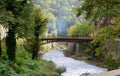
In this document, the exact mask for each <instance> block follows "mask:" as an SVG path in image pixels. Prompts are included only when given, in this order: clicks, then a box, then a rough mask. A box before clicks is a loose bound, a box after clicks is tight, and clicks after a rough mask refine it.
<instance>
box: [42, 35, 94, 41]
mask: <svg viewBox="0 0 120 76" xmlns="http://www.w3.org/2000/svg"><path fill="white" fill-rule="evenodd" d="M41 40H42V41H46V40H88V41H89V40H92V37H68V36H67V37H44V38H41Z"/></svg>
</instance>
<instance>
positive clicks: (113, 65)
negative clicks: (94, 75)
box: [105, 57, 120, 70]
mask: <svg viewBox="0 0 120 76" xmlns="http://www.w3.org/2000/svg"><path fill="white" fill-rule="evenodd" d="M105 67H107V68H108V70H114V69H119V68H120V57H118V58H116V59H113V58H111V57H109V58H107V63H106V66H105Z"/></svg>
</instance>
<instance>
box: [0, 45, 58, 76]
mask: <svg viewBox="0 0 120 76" xmlns="http://www.w3.org/2000/svg"><path fill="white" fill-rule="evenodd" d="M17 48H18V50H17V57H16V61H15V62H11V61H8V60H4V59H0V76H60V74H59V73H57V72H56V69H55V65H54V64H53V63H52V62H48V61H45V60H42V59H37V60H32V59H31V54H29V53H28V52H27V51H26V50H24V49H23V48H22V47H21V46H18V47H17Z"/></svg>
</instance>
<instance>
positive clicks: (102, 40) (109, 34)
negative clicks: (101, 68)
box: [92, 25, 119, 57]
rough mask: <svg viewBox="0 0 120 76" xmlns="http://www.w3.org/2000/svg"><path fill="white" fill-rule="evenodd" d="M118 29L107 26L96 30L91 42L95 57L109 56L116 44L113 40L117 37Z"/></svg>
mask: <svg viewBox="0 0 120 76" xmlns="http://www.w3.org/2000/svg"><path fill="white" fill-rule="evenodd" d="M118 28H119V27H115V26H111V25H109V26H106V27H104V28H101V29H99V30H98V32H97V33H96V36H95V37H94V38H93V41H92V44H93V46H94V47H95V48H96V49H95V52H96V53H95V54H96V56H101V55H103V56H104V57H107V56H111V54H112V53H113V52H114V51H115V49H116V47H117V44H116V43H115V41H114V39H115V38H117V37H118V34H119V30H118Z"/></svg>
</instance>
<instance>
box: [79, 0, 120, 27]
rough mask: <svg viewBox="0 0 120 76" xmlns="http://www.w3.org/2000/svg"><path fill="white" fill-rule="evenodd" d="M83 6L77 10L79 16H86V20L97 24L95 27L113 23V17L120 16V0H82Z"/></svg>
mask: <svg viewBox="0 0 120 76" xmlns="http://www.w3.org/2000/svg"><path fill="white" fill-rule="evenodd" d="M80 1H83V3H82V5H81V6H80V7H79V8H78V10H77V12H78V13H77V16H80V15H82V14H83V13H84V14H85V18H86V19H89V20H91V22H95V25H96V26H98V25H100V26H106V25H110V24H112V23H113V17H115V16H117V15H119V11H120V0H80Z"/></svg>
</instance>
